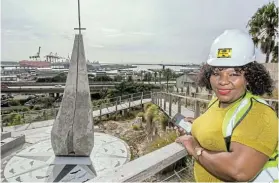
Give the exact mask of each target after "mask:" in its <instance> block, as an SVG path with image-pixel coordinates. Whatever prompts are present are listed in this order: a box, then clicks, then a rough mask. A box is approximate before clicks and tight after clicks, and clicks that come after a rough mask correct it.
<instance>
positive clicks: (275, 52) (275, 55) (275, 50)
mask: <svg viewBox="0 0 279 183" xmlns="http://www.w3.org/2000/svg"><path fill="white" fill-rule="evenodd" d="M271 62H272V63H278V42H277V43H276V45H275V46H274V48H273V50H272V60H271Z"/></svg>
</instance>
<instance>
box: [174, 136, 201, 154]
mask: <svg viewBox="0 0 279 183" xmlns="http://www.w3.org/2000/svg"><path fill="white" fill-rule="evenodd" d="M175 142H178V143H181V144H182V145H183V146H184V147H185V148H186V150H187V152H188V154H189V155H191V156H194V157H195V156H196V153H195V148H197V147H200V144H199V142H198V141H197V140H196V139H195V138H194V137H193V136H192V135H184V136H181V137H178V138H177V139H176V140H175Z"/></svg>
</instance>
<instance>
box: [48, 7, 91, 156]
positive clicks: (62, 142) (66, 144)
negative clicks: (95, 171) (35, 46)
mask: <svg viewBox="0 0 279 183" xmlns="http://www.w3.org/2000/svg"><path fill="white" fill-rule="evenodd" d="M78 2H79V1H78ZM78 5H79V3H78ZM78 10H79V7H78ZM77 29H78V30H79V34H76V35H75V41H74V47H73V50H72V57H71V62H70V68H69V72H68V76H67V81H66V85H65V89H64V95H63V99H62V102H61V105H60V108H59V112H58V114H57V117H56V119H55V121H54V124H53V127H52V131H51V144H52V148H53V151H54V153H55V155H56V156H87V157H88V156H90V153H91V151H92V149H93V146H94V131H93V130H94V124H93V116H92V106H91V99H90V88H89V83H88V75H87V65H86V59H85V52H84V45H83V38H82V35H81V32H80V30H81V29H83V30H84V28H80V12H79V28H77Z"/></svg>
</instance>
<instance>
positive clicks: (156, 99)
mask: <svg viewBox="0 0 279 183" xmlns="http://www.w3.org/2000/svg"><path fill="white" fill-rule="evenodd" d="M155 103H156V105H158V93H155Z"/></svg>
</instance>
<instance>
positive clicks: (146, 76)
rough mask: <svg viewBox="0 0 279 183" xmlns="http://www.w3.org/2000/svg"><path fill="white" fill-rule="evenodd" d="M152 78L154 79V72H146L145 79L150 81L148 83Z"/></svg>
mask: <svg viewBox="0 0 279 183" xmlns="http://www.w3.org/2000/svg"><path fill="white" fill-rule="evenodd" d="M151 79H152V74H151V73H150V72H147V73H145V74H144V81H148V83H150V81H151Z"/></svg>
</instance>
